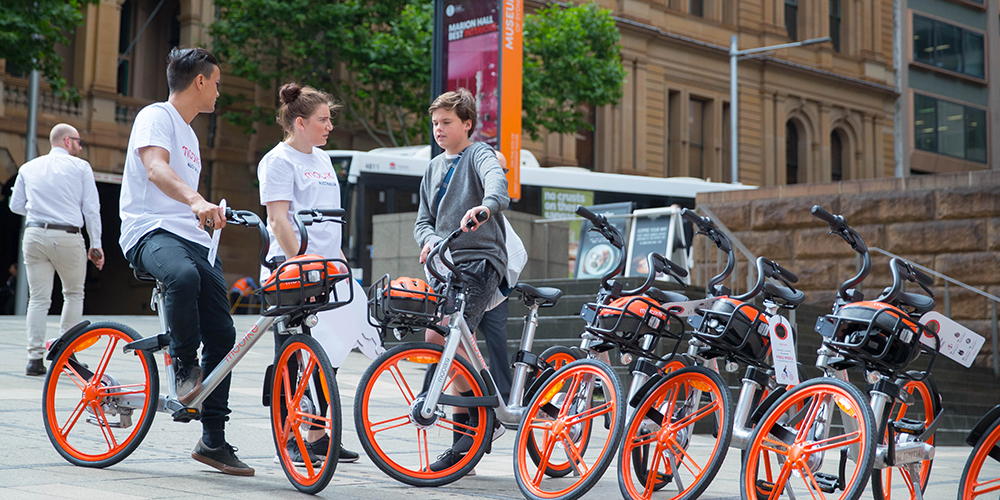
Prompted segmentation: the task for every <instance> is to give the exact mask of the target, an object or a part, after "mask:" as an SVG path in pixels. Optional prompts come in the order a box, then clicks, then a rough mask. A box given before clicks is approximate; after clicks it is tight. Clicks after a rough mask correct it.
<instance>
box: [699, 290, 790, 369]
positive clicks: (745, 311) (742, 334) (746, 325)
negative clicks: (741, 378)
mask: <svg viewBox="0 0 1000 500" xmlns="http://www.w3.org/2000/svg"><path fill="white" fill-rule="evenodd" d="M699 312H700V313H701V315H702V319H701V324H700V325H698V328H697V329H696V330H695V332H694V335H695V336H697V337H698V338H699V339H701V340H703V341H704V342H705V343H707V344H709V345H710V346H712V347H713V348H715V349H717V350H719V351H721V352H722V353H728V354H731V355H733V356H735V357H736V358H738V359H741V360H743V361H746V362H748V363H750V364H753V365H760V364H762V363H763V362H764V361H765V358H766V357H767V353H768V351H769V350H770V348H771V338H770V337H769V336H768V332H767V329H768V322H767V316H766V315H765V314H764V313H763V311H761V310H760V309H758V308H757V307H756V306H754V305H753V304H746V303H743V302H740V301H738V300H734V299H731V298H729V297H720V298H719V300H716V301H715V302H713V303H712V307H711V308H710V309H699Z"/></svg>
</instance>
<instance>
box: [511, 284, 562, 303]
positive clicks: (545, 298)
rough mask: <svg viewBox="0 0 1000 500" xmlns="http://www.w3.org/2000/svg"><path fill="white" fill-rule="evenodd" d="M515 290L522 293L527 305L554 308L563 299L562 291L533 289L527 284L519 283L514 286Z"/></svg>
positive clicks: (544, 287) (545, 288) (550, 288)
mask: <svg viewBox="0 0 1000 500" xmlns="http://www.w3.org/2000/svg"><path fill="white" fill-rule="evenodd" d="M514 290H517V291H518V292H520V293H521V298H522V299H524V301H525V303H528V302H533V303H535V304H537V305H538V307H552V306H554V305H556V302H558V301H559V297H562V294H563V292H562V290H560V289H558V288H552V287H547V286H543V287H533V286H531V285H529V284H527V283H518V284H516V285H514Z"/></svg>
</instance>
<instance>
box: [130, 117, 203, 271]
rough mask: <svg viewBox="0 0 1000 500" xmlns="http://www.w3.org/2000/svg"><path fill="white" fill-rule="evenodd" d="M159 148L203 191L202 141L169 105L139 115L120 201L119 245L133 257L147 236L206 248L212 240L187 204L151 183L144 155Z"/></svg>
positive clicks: (190, 183)
mask: <svg viewBox="0 0 1000 500" xmlns="http://www.w3.org/2000/svg"><path fill="white" fill-rule="evenodd" d="M147 146H157V147H161V148H163V149H166V150H167V152H169V153H170V168H172V169H174V172H176V173H177V175H178V176H179V177H180V178H181V180H182V181H184V183H185V184H187V185H188V186H190V187H191V188H192V189H195V190H197V189H198V181H199V180H200V177H201V150H200V149H199V145H198V136H197V135H196V134H195V133H194V129H192V128H191V125H189V124H188V123H187V122H185V121H184V119H183V118H181V115H180V113H178V112H177V108H174V105H173V104H170V103H169V102H158V103H154V104H150V105H149V106H146V107H145V108H142V111H139V113H138V114H137V115H136V116H135V121H134V123H133V124H132V134H131V135H130V136H129V139H128V150H127V151H126V153H125V172H124V174H123V176H122V193H121V197H120V199H119V204H120V211H121V218H122V234H121V238H119V240H118V243H119V244H120V245H121V247H122V252H124V253H126V254H127V253H128V251H129V249H131V248H132V247H133V246H135V244H136V243H138V242H139V240H140V239H141V238H142V237H143V236H144V235H146V234H147V233H149V232H151V231H153V230H156V229H164V230H166V231H169V232H171V233H173V234H175V235H177V236H179V237H181V238H183V239H185V240H188V241H191V242H193V243H197V244H199V245H202V246H204V247H209V246H210V245H211V244H212V238H211V237H210V236H209V235H208V233H207V232H205V231H204V230H203V229H202V228H201V226H200V225H199V222H198V217H197V216H196V215H195V214H194V213H193V212H192V211H191V207H190V206H188V205H187V204H186V203H183V202H180V201H177V200H175V199H173V198H171V197H169V196H167V195H166V194H164V193H163V191H160V189H159V188H158V187H156V185H155V184H153V183H152V182H150V181H149V176H148V175H147V173H146V167H145V166H144V165H143V164H142V161H141V160H140V159H139V150H140V149H142V148H144V147H147Z"/></svg>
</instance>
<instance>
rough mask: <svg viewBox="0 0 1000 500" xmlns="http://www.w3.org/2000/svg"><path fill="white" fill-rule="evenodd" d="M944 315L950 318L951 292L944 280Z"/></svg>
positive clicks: (946, 281)
mask: <svg viewBox="0 0 1000 500" xmlns="http://www.w3.org/2000/svg"><path fill="white" fill-rule="evenodd" d="M944 315H945V316H947V317H949V318H950V317H951V290H949V289H948V280H944Z"/></svg>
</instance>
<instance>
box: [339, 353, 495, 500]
mask: <svg viewBox="0 0 1000 500" xmlns="http://www.w3.org/2000/svg"><path fill="white" fill-rule="evenodd" d="M441 353H442V348H441V346H439V345H436V344H432V343H430V342H412V343H408V344H403V345H400V346H397V347H394V348H392V349H390V350H388V351H386V352H384V353H382V355H381V356H379V357H378V358H377V359H375V361H374V362H372V364H371V365H369V366H368V369H367V370H365V373H364V374H363V375H362V376H361V381H360V383H359V384H358V392H357V395H356V396H355V397H354V423H355V425H356V426H357V429H358V438H359V439H360V440H361V446H362V447H363V448H364V449H365V452H366V453H368V456H369V457H371V459H372V461H373V462H375V465H376V466H377V467H378V468H379V469H381V470H382V472H385V473H386V474H387V475H388V476H389V477H391V478H393V479H395V480H397V481H400V482H403V483H406V484H409V485H412V486H441V485H444V484H448V483H451V482H453V481H456V480H458V479H461V478H462V477H463V476H465V474H467V473H468V472H469V471H470V470H472V468H473V467H475V466H476V464H477V463H479V460H481V459H482V458H483V453H485V451H486V446H487V445H488V444H489V443H490V439H491V438H492V435H493V418H494V415H493V410H492V408H487V407H457V406H450V405H446V404H445V403H438V405H437V408H436V409H435V412H434V414H432V415H431V416H430V417H429V418H424V417H423V416H422V415H421V413H420V409H421V408H422V407H423V404H424V401H425V399H426V398H427V389H428V387H430V383H431V380H432V378H433V377H434V376H435V374H436V373H437V371H438V370H442V369H444V368H442V367H441V366H440V364H439V362H440V361H441ZM463 386H464V387H471V391H472V395H473V396H477V397H482V396H484V395H486V389H485V388H486V384H485V383H484V382H483V380H482V378H480V377H479V374H478V373H476V371H475V369H473V368H472V365H471V364H469V362H468V361H466V360H465V359H464V358H462V357H461V356H459V357H456V358H455V361H453V362H452V365H451V367H450V368H449V369H448V372H447V374H446V375H445V382H444V393H445V394H447V393H448V392H449V391H451V390H452V389H458V390H463V391H464V389H463ZM452 392H453V391H452ZM466 415H468V416H466ZM457 416H460V417H457ZM466 437H467V438H469V439H465V438H466ZM463 439H464V442H470V441H469V440H470V439H471V447H470V448H469V449H468V451H467V452H466V453H462V454H457V455H456V454H454V453H451V452H452V451H453V450H452V445H454V444H456V442H457V441H459V440H463ZM434 457H438V458H439V459H440V461H436V460H435V459H434ZM434 464H437V465H436V466H435V467H433V468H432V467H431V466H432V465H434ZM433 469H437V470H433Z"/></svg>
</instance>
